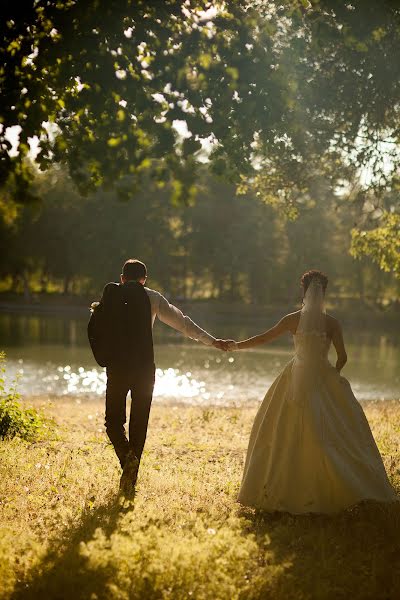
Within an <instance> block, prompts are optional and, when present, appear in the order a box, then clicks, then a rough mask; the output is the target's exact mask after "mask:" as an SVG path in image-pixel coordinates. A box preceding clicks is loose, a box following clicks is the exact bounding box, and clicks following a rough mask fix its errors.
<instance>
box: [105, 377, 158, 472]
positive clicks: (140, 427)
mask: <svg viewBox="0 0 400 600" xmlns="http://www.w3.org/2000/svg"><path fill="white" fill-rule="evenodd" d="M154 374H155V369H154V368H151V369H148V368H146V369H141V370H129V371H128V370H121V369H116V368H107V389H106V418H105V426H106V432H107V435H108V437H109V438H110V441H111V443H112V445H113V446H114V450H115V452H116V454H117V456H118V459H119V462H120V463H121V467H123V466H124V464H125V460H126V456H127V454H128V452H129V451H130V450H131V449H132V450H133V451H134V452H135V455H136V456H137V458H138V459H139V460H140V458H141V456H142V452H143V447H144V443H145V441H146V434H147V425H148V421H149V415H150V407H151V401H152V398H153V388H154ZM129 391H130V392H131V398H132V404H131V412H130V417H129V441H128V439H127V437H126V433H125V423H126V397H127V394H128V392H129Z"/></svg>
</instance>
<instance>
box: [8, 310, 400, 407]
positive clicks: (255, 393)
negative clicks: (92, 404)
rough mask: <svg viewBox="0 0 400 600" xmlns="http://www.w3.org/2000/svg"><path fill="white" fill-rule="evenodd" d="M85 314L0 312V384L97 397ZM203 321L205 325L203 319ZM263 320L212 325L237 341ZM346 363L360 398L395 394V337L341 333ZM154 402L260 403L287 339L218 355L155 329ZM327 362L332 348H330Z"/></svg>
mask: <svg viewBox="0 0 400 600" xmlns="http://www.w3.org/2000/svg"><path fill="white" fill-rule="evenodd" d="M86 323H87V318H84V317H83V318H70V317H61V316H48V315H46V316H44V315H40V316H37V315H35V316H34V315H25V314H24V315H16V314H4V313H2V314H0V349H3V350H5V351H6V353H7V381H10V380H11V379H13V378H14V377H15V376H17V377H18V380H19V381H18V389H19V391H20V392H21V393H22V394H23V395H26V396H29V395H39V394H45V395H52V396H53V395H60V396H63V395H68V394H73V395H79V396H81V397H82V398H85V397H98V396H102V395H103V394H104V391H105V381H106V380H105V372H104V370H103V369H101V368H100V367H98V366H97V365H96V363H95V362H94V359H93V357H92V355H91V352H90V349H89V347H88V344H87V338H86ZM204 325H205V326H207V324H206V323H204ZM264 328H265V326H264V324H261V323H260V324H257V323H252V324H251V325H250V326H247V327H243V325H242V323H241V322H240V321H239V320H238V319H237V321H236V322H234V321H233V322H232V323H231V324H230V325H229V326H226V325H223V324H222V323H219V324H218V323H216V324H214V326H213V328H212V330H213V331H218V334H219V335H223V336H226V337H234V338H242V339H243V337H247V336H249V335H254V334H255V333H257V332H261V331H262V330H263V329H264ZM345 337H346V341H347V350H348V355H349V364H348V365H346V367H345V369H344V370H343V375H344V376H345V377H346V378H348V379H349V380H350V382H351V385H352V388H353V391H354V393H355V395H356V396H357V398H358V399H359V400H368V399H382V400H384V399H393V398H400V348H399V346H398V345H396V338H391V337H390V336H387V335H386V336H385V335H377V334H376V333H374V334H371V335H367V334H365V333H363V334H361V333H356V332H352V331H348V332H346V336H345ZM154 338H155V357H156V364H157V374H156V385H155V392H154V396H155V401H156V402H163V403H166V402H174V403H176V402H182V403H186V404H203V405H209V404H212V405H239V406H240V405H244V404H247V403H252V402H258V401H260V400H262V398H263V396H264V394H265V391H266V390H267V388H268V387H269V385H270V384H271V383H272V381H273V380H274V378H275V377H276V376H277V375H278V373H279V372H280V371H281V370H282V368H283V367H284V366H285V364H286V363H287V362H288V361H289V360H290V358H291V357H292V355H293V345H292V341H291V339H290V337H289V336H288V337H287V338H284V339H281V340H278V341H276V342H274V343H272V344H270V345H268V346H263V347H261V348H259V349H254V350H251V351H246V352H240V353H239V352H236V353H223V352H220V351H218V350H215V349H214V348H209V347H206V346H204V345H202V344H197V343H196V342H193V341H191V340H186V339H184V338H183V337H182V336H181V335H180V334H179V333H177V332H175V331H173V330H171V329H170V328H167V327H166V326H164V325H161V324H156V327H155V335H154ZM330 360H331V362H333V363H334V361H335V353H334V351H333V350H331V353H330Z"/></svg>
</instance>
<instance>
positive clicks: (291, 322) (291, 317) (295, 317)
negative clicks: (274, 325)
mask: <svg viewBox="0 0 400 600" xmlns="http://www.w3.org/2000/svg"><path fill="white" fill-rule="evenodd" d="M300 314H301V310H296V311H295V312H292V313H289V314H287V315H285V316H284V317H283V319H282V320H283V321H284V322H285V325H286V328H287V329H288V330H289V331H291V332H292V333H296V329H297V326H298V324H299V319H300Z"/></svg>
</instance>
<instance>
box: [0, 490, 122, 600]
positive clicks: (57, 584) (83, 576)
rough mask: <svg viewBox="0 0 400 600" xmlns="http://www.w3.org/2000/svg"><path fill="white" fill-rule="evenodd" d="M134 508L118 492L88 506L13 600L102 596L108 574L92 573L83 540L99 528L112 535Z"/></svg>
mask: <svg viewBox="0 0 400 600" xmlns="http://www.w3.org/2000/svg"><path fill="white" fill-rule="evenodd" d="M133 509H134V504H133V501H125V502H123V501H122V499H121V498H120V496H119V495H118V494H114V495H113V496H110V497H109V499H108V500H107V501H106V502H104V503H103V504H102V505H100V506H99V507H97V508H95V509H93V508H89V507H88V508H86V509H85V510H84V511H83V512H82V515H81V518H80V520H79V523H78V524H77V525H73V526H71V527H70V528H66V529H65V531H64V533H63V535H62V536H61V537H60V540H59V541H58V542H55V543H54V542H53V543H52V544H51V546H50V548H49V550H48V551H47V552H46V554H45V555H44V556H43V557H42V558H41V559H40V560H39V562H38V563H37V565H35V566H34V567H33V568H32V569H31V571H30V572H29V573H28V574H27V576H26V578H24V579H23V580H21V581H19V582H18V584H17V586H16V588H15V590H14V593H13V595H12V596H11V598H12V600H22V599H24V600H27V599H28V600H29V599H33V598H35V599H37V598H41V599H42V598H43V599H46V600H50V599H51V600H67V599H68V600H70V599H72V600H80V599H82V600H83V599H85V600H86V599H89V598H97V597H103V596H104V589H105V584H106V582H108V581H109V574H108V573H107V572H106V571H105V570H101V569H98V570H96V575H95V577H94V576H93V573H89V571H88V570H87V568H86V559H85V557H84V556H82V555H81V553H80V548H81V543H82V542H87V541H89V540H91V539H92V538H93V536H94V533H95V531H96V529H98V528H101V530H102V531H103V532H104V533H105V535H107V537H110V536H111V535H112V533H113V532H114V531H115V529H116V528H117V526H118V522H119V520H120V518H121V517H122V516H123V515H125V514H126V513H127V512H129V511H132V510H133Z"/></svg>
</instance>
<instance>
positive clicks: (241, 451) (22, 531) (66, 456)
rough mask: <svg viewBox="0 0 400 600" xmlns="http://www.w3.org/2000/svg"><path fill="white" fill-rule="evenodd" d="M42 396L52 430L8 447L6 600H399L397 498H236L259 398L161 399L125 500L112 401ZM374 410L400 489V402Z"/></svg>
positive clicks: (2, 523) (2, 572)
mask: <svg viewBox="0 0 400 600" xmlns="http://www.w3.org/2000/svg"><path fill="white" fill-rule="evenodd" d="M35 406H36V407H40V408H43V410H44V411H45V413H46V414H47V415H48V416H50V417H54V418H55V420H56V427H55V429H53V431H52V432H51V433H50V434H49V438H48V439H42V440H39V441H37V442H34V443H29V442H27V441H23V440H21V439H18V438H14V439H11V440H4V441H2V442H1V443H0V454H1V457H0V460H1V462H0V465H1V466H0V501H1V504H0V509H1V512H0V597H1V598H13V599H19V598H45V599H46V600H47V599H60V600H61V599H67V600H69V599H73V600H78V599H85V600H86V599H90V600H96V599H97V600H98V599H107V600H117V599H118V600H119V599H121V600H125V599H128V598H129V599H130V598H133V599H140V600H147V599H150V600H151V599H173V600H183V599H185V600H188V599H191V598H192V599H199V600H217V599H221V600H222V599H226V600H233V599H236V598H240V599H246V600H247V599H250V600H251V599H256V598H257V599H266V600H268V599H274V600H290V599H296V600H300V599H301V600H304V599H308V598H309V599H312V600H314V599H325V598H332V599H333V598H334V599H335V600H336V599H346V600H348V599H352V600H366V599H371V600H379V599H386V600H388V599H393V600H398V599H399V598H400V504H399V503H397V505H396V504H395V505H392V506H390V507H389V506H386V507H384V506H379V505H376V504H373V503H368V504H365V505H361V506H359V507H356V508H354V509H352V510H350V511H346V512H343V513H341V514H339V515H336V516H329V517H328V516H297V517H294V516H290V515H278V514H261V513H256V512H254V511H253V510H251V509H244V508H241V507H240V505H239V504H238V503H237V502H236V494H237V491H238V487H239V483H240V478H241V472H242V468H243V460H244V455H245V451H246V446H247V440H248V435H249V432H250V428H251V423H252V420H253V418H254V414H255V410H256V409H255V408H254V407H252V408H246V409H242V410H238V409H216V410H210V409H208V410H205V409H204V410H203V409H200V408H196V409H191V408H172V407H159V406H154V407H153V409H152V416H151V422H150V428H149V436H148V441H147V445H146V450H145V454H144V458H143V462H142V466H141V471H140V476H139V481H138V487H137V495H136V498H135V500H134V502H125V503H124V502H122V501H120V500H119V499H118V496H117V494H116V491H117V489H118V479H119V469H118V465H117V460H116V458H115V456H114V453H113V450H112V448H111V447H110V446H109V445H108V443H107V440H106V437H105V434H104V431H103V405H102V402H101V401H98V402H92V401H91V402H89V401H82V403H78V402H77V401H76V400H75V399H74V398H70V399H67V398H66V399H63V400H61V399H57V400H54V402H51V401H49V400H46V399H42V400H37V401H36V402H35ZM365 410H366V413H367V416H368V418H369V421H370V423H371V427H372V429H373V432H374V434H375V437H376V440H377V442H378V444H379V447H380V450H381V452H382V453H383V457H384V461H385V464H386V468H387V470H388V473H389V476H390V478H391V481H392V483H393V484H394V485H395V486H396V488H397V489H398V490H399V489H400V458H399V454H398V451H399V443H400V406H399V403H395V402H393V403H385V404H383V403H381V404H379V403H371V404H368V405H367V406H366V407H365Z"/></svg>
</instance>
